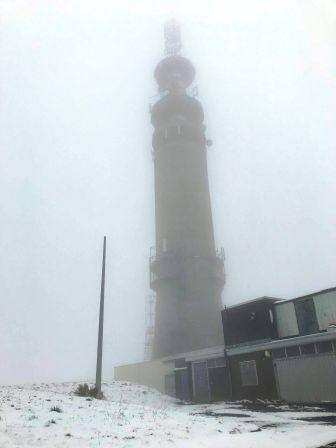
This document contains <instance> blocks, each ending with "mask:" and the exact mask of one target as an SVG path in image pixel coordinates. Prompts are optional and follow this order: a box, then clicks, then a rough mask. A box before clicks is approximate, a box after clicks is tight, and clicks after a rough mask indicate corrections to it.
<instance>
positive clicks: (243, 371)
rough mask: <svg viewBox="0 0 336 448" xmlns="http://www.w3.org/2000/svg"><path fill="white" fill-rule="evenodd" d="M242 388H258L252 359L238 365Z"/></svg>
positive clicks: (254, 364)
mask: <svg viewBox="0 0 336 448" xmlns="http://www.w3.org/2000/svg"><path fill="white" fill-rule="evenodd" d="M239 366H240V376H241V382H242V386H258V373H257V365H256V362H255V360H254V359H252V360H251V361H242V362H240V363H239Z"/></svg>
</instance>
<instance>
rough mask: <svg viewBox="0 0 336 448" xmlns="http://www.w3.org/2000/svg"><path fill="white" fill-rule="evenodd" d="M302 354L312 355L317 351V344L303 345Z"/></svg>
mask: <svg viewBox="0 0 336 448" xmlns="http://www.w3.org/2000/svg"><path fill="white" fill-rule="evenodd" d="M300 350H301V355H312V354H313V353H315V345H314V344H305V345H301V348H300Z"/></svg>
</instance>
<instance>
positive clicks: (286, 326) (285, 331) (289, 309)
mask: <svg viewBox="0 0 336 448" xmlns="http://www.w3.org/2000/svg"><path fill="white" fill-rule="evenodd" d="M275 318H276V323H277V327H278V334H279V337H280V338H284V337H287V336H295V335H298V334H299V328H298V324H297V320H296V314H295V308H294V303H293V302H286V303H279V304H277V305H275Z"/></svg>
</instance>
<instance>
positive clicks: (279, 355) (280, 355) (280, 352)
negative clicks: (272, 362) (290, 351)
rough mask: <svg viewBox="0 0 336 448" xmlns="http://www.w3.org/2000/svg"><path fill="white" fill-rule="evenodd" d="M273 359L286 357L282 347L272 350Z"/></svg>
mask: <svg viewBox="0 0 336 448" xmlns="http://www.w3.org/2000/svg"><path fill="white" fill-rule="evenodd" d="M272 355H273V359H280V358H286V350H285V349H284V348H277V349H276V350H273V351H272Z"/></svg>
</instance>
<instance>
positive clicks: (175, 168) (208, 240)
mask: <svg viewBox="0 0 336 448" xmlns="http://www.w3.org/2000/svg"><path fill="white" fill-rule="evenodd" d="M194 75H195V70H194V67H193V66H192V64H191V63H190V62H189V61H188V60H187V59H185V58H183V57H181V56H179V55H173V56H168V57H166V58H165V59H163V61H161V62H160V63H159V65H158V67H157V69H156V71H155V77H156V80H157V82H158V84H159V89H160V90H161V91H165V90H166V91H168V94H167V95H166V96H164V97H163V98H161V99H160V100H159V101H158V102H157V103H156V104H155V105H154V106H153V108H152V116H151V119H152V124H153V126H154V129H155V130H154V135H153V150H154V152H153V155H154V175H155V224H156V225H155V229H156V248H155V250H153V251H152V254H151V260H150V270H151V288H152V289H153V290H154V291H155V292H156V313H155V335H154V346H153V358H159V357H163V356H168V355H173V354H178V353H183V352H187V351H191V350H197V349H201V348H206V347H210V346H213V345H220V344H222V343H223V331H222V325H221V314H220V312H221V291H222V288H223V284H224V265H223V257H222V256H221V255H222V254H221V253H220V254H218V253H217V251H216V248H215V241H214V231H213V223H212V213H211V202H210V193H209V182H208V171H207V149H206V139H205V126H204V124H203V118H204V117H203V109H202V106H201V104H200V103H199V101H197V100H196V99H195V98H193V97H190V96H189V95H187V93H186V88H187V87H188V86H189V85H190V84H191V82H192V80H193V78H194Z"/></svg>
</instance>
